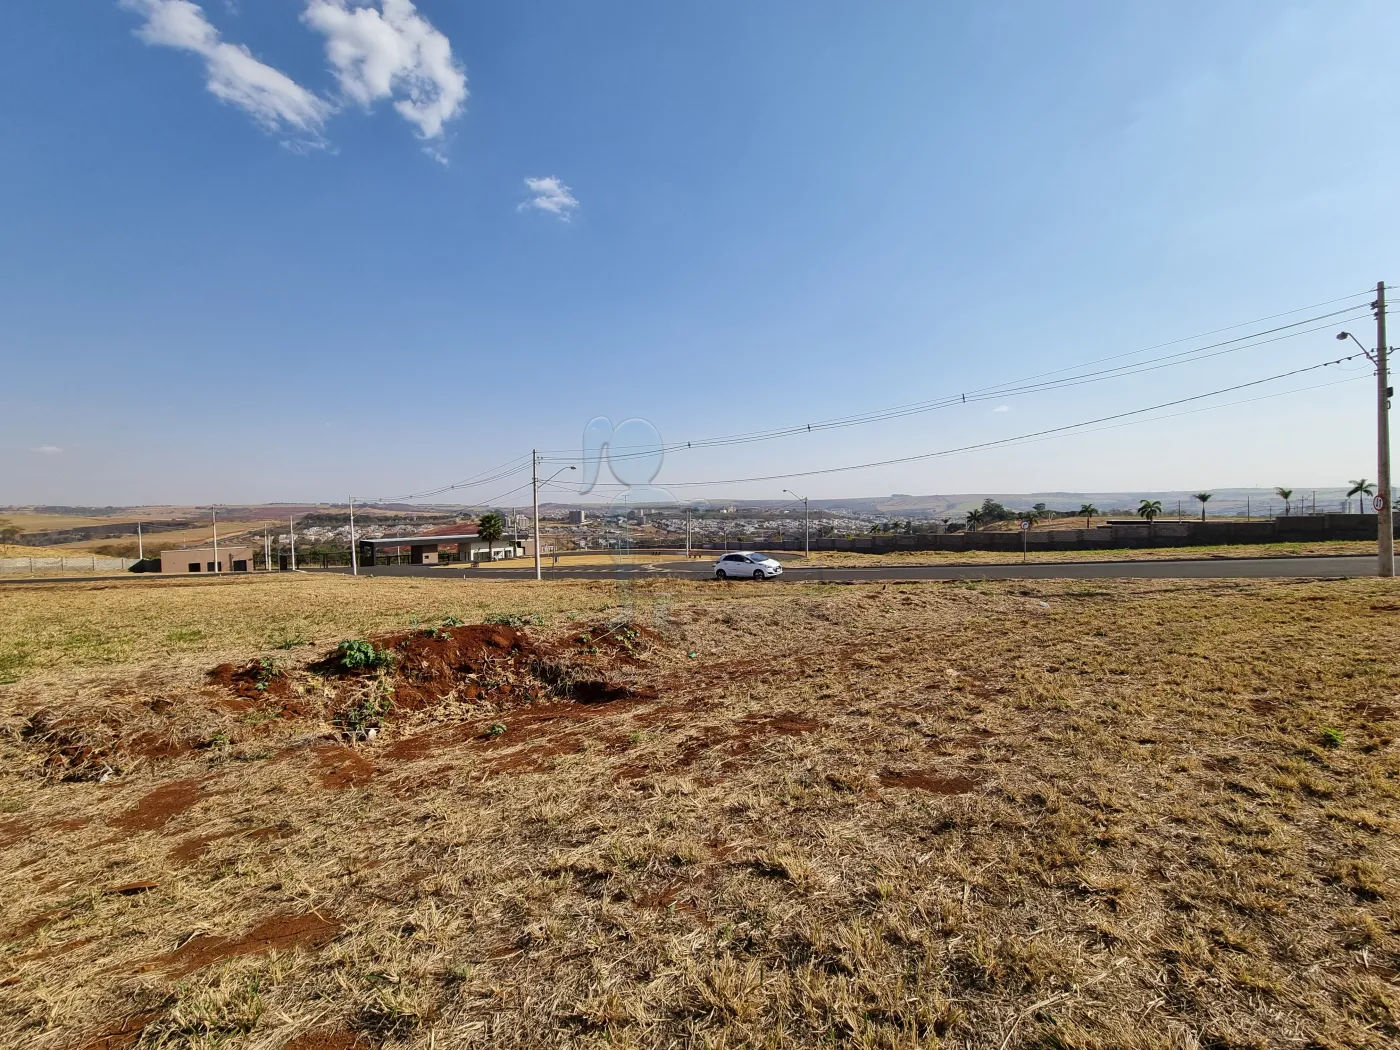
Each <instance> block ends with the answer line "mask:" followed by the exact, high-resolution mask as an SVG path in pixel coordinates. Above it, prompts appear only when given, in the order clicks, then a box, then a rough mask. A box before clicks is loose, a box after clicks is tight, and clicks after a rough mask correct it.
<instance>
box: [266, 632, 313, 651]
mask: <svg viewBox="0 0 1400 1050" xmlns="http://www.w3.org/2000/svg"><path fill="white" fill-rule="evenodd" d="M268 644H270V645H271V646H272V648H274V649H281V650H283V651H286V650H287V649H295V648H296V647H297V646H299V645H310V644H311V639H310V638H305V637H303V636H302V635H299V634H283V635H278V636H277V637H275V638H272V639H270V640H269V643H268Z"/></svg>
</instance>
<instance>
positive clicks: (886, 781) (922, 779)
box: [880, 769, 979, 795]
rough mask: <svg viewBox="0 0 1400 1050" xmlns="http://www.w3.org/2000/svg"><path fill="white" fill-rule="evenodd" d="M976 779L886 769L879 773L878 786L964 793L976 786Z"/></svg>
mask: <svg viewBox="0 0 1400 1050" xmlns="http://www.w3.org/2000/svg"><path fill="white" fill-rule="evenodd" d="M978 783H979V782H978V781H976V780H973V779H972V778H971V777H965V776H951V777H947V776H943V775H941V774H939V773H930V772H928V771H926V770H919V769H910V770H887V771H886V772H884V773H881V774H880V786H881V787H887V788H905V789H907V790H911V791H932V792H933V793H934V794H937V795H966V794H967V793H968V792H969V791H973V790H975V789H976V788H977V786H978Z"/></svg>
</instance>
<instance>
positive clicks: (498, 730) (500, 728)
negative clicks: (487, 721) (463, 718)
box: [486, 722, 506, 737]
mask: <svg viewBox="0 0 1400 1050" xmlns="http://www.w3.org/2000/svg"><path fill="white" fill-rule="evenodd" d="M505 731H506V727H505V726H504V725H502V724H501V723H500V722H492V723H491V725H490V726H488V727H487V729H486V735H487V736H490V737H497V736H500V735H501V734H502V733H504V732H505Z"/></svg>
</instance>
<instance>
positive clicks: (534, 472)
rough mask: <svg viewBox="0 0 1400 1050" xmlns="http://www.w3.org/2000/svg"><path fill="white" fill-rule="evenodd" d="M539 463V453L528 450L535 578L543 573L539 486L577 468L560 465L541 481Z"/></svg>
mask: <svg viewBox="0 0 1400 1050" xmlns="http://www.w3.org/2000/svg"><path fill="white" fill-rule="evenodd" d="M539 465H540V457H539V453H538V452H536V451H534V450H533V449H532V450H531V452H530V490H531V494H532V495H533V496H534V505H535V579H537V580H542V579H544V574H543V573H541V572H540V486H541V485H548V484H549V483H550V482H551V481H553V480H554V479H555V478H557V477H558V476H559V475H560V474H562V473H564V471H566V470H577V469H578V468H577V467H560V468H559V469H558V470H556V471H555V472H554V473H553V474H551V475H550V476H549V477H547V478H545V479H544V480H543V481H541V480H540V477H539V473H538V468H539Z"/></svg>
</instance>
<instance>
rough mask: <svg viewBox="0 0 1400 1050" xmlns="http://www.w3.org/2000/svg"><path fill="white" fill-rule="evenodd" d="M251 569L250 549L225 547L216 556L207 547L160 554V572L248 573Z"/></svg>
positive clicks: (220, 547)
mask: <svg viewBox="0 0 1400 1050" xmlns="http://www.w3.org/2000/svg"><path fill="white" fill-rule="evenodd" d="M252 568H253V548H252V547H225V546H224V545H223V544H219V549H218V552H217V554H216V552H215V550H214V546H213V544H210V545H209V546H208V547H185V548H182V549H179V550H168V551H161V552H160V571H161V572H176V573H179V572H249V571H250V570H251V569H252Z"/></svg>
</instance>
